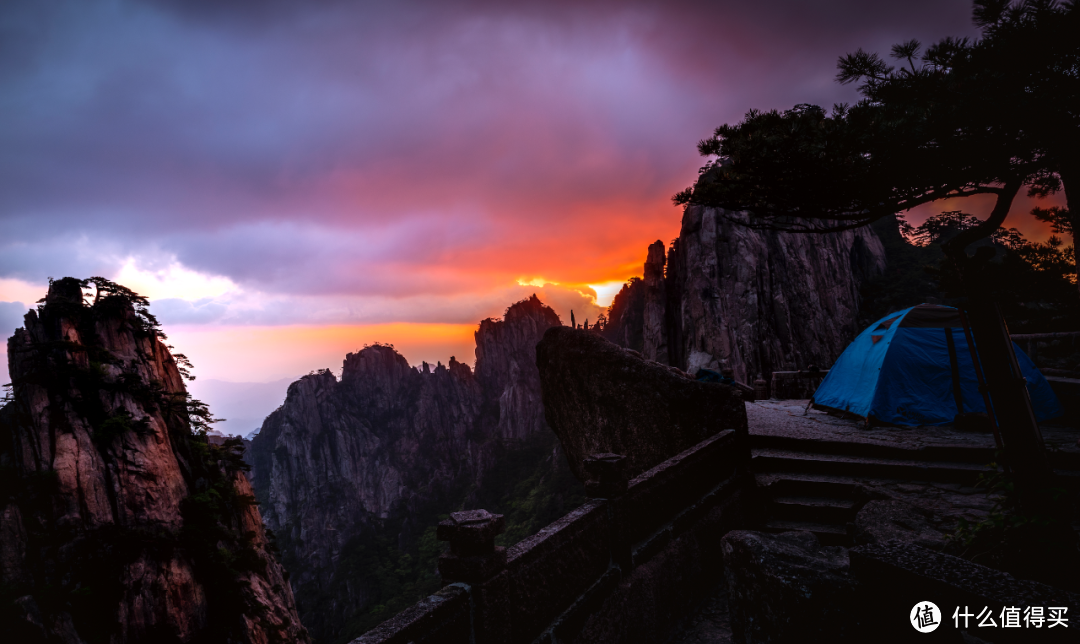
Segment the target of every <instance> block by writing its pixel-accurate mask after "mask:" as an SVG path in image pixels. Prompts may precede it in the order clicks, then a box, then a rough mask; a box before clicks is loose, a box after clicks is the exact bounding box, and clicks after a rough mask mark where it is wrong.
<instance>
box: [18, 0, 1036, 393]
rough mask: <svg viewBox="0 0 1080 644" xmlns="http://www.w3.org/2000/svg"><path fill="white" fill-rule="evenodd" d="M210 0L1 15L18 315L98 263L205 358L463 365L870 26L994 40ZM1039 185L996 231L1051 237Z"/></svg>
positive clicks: (825, 11) (205, 363)
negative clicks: (355, 354)
mask: <svg viewBox="0 0 1080 644" xmlns="http://www.w3.org/2000/svg"><path fill="white" fill-rule="evenodd" d="M211 4H213V3H209V4H206V5H205V6H204V5H203V4H200V3H129V2H126V1H122V2H117V3H98V2H86V3H75V4H73V5H71V6H69V7H67V8H66V9H64V10H63V11H60V10H56V11H53V10H51V9H46V8H42V7H39V6H37V5H35V3H15V4H12V5H10V6H5V7H4V9H0V11H2V12H4V14H5V17H7V18H9V20H8V21H7V22H5V23H4V24H10V25H13V26H12V29H14V30H15V31H16V32H18V33H19V34H20V37H19V38H17V39H12V40H10V41H9V42H10V43H13V44H11V47H12V49H11V50H10V51H9V52H8V50H5V51H6V52H8V53H5V54H4V56H10V57H11V58H10V60H18V61H20V62H19V63H18V64H13V65H9V66H6V67H4V68H3V69H4V70H5V71H4V74H5V75H3V76H0V84H2V92H3V95H4V96H5V97H6V98H8V99H9V100H8V102H6V103H5V107H4V108H3V110H4V112H3V114H4V118H3V119H0V137H2V138H0V140H2V141H3V143H4V144H3V145H0V164H2V167H3V168H4V173H5V176H4V179H5V180H4V190H2V191H0V327H2V328H3V331H4V334H5V337H6V336H7V335H10V333H11V332H12V330H13V329H15V328H16V327H18V326H20V325H21V324H22V316H23V315H24V314H25V313H26V311H27V310H28V309H29V308H30V307H32V306H33V305H34V302H35V301H36V300H38V299H39V298H41V297H42V296H43V295H44V294H45V291H46V289H47V284H48V279H49V277H54V278H59V277H63V276H69V275H70V276H77V277H89V276H93V275H100V276H104V277H107V278H109V279H112V280H115V281H117V282H120V283H122V284H125V285H126V286H128V287H130V288H132V289H133V290H135V291H136V292H139V293H141V294H144V295H146V296H147V297H149V298H150V300H151V302H152V307H151V310H152V312H153V313H154V314H155V315H157V317H158V318H159V319H160V320H161V322H162V324H163V327H164V329H165V332H166V333H168V334H169V336H170V342H171V343H172V344H173V345H175V346H176V347H177V350H179V351H182V352H184V353H186V354H187V355H188V356H189V357H191V359H192V360H193V362H194V364H195V366H196V371H195V373H196V374H197V376H199V377H200V378H201V379H203V380H223V381H234V382H269V381H277V380H278V379H282V378H290V377H293V378H294V377H298V376H299V375H302V374H304V373H307V372H309V371H311V370H313V369H320V368H326V367H329V368H333V369H337V368H339V366H340V364H341V361H342V359H343V358H344V355H345V353H346V352H348V351H353V350H356V349H358V348H360V347H362V346H363V345H364V344H365V343H372V342H376V341H378V342H387V343H393V344H394V346H395V347H396V348H397V349H398V351H400V352H401V353H402V354H403V355H404V356H405V358H406V359H407V360H408V361H409V362H410V363H411V364H419V363H420V362H421V361H425V360H426V361H428V362H436V361H443V362H444V363H445V361H446V360H447V359H448V358H449V357H450V356H451V355H454V356H456V357H457V358H458V360H461V361H462V362H468V363H471V362H472V361H473V357H472V356H473V346H472V331H473V330H474V329H475V328H476V325H477V324H478V323H479V321H480V320H482V319H484V318H487V317H499V316H501V315H502V313H503V311H505V309H506V308H507V306H509V305H510V304H511V303H513V302H515V301H518V300H521V299H523V298H526V297H528V296H530V295H531V294H533V293H534V292H535V293H536V294H537V295H538V296H539V297H540V298H541V299H542V300H543V301H544V302H546V303H547V304H549V305H550V306H552V307H553V308H554V309H555V311H556V312H557V313H558V314H559V315H560V316H561V317H562V318H563V319H564V320H568V319H569V315H570V312H571V311H574V314H575V316H576V318H577V319H578V320H579V321H584V320H586V319H590V320H595V318H596V316H597V315H599V313H600V312H601V311H602V310H603V308H604V307H606V306H607V305H609V304H610V302H611V298H612V297H614V295H615V293H616V292H618V290H619V288H620V286H621V285H622V284H623V283H624V282H625V281H626V280H627V279H629V278H631V277H634V276H639V275H641V273H642V264H643V262H644V260H645V256H646V249H647V247H648V245H649V244H651V243H653V242H654V241H656V240H658V239H659V240H662V241H663V242H664V243H665V244H667V243H669V242H670V241H671V240H673V239H674V238H676V237H677V236H678V235H679V229H680V223H681V215H682V213H681V210H680V209H678V208H676V207H674V206H673V205H672V202H671V197H672V195H673V194H674V193H675V192H677V191H679V190H681V189H683V188H685V187H686V186H688V185H690V184H691V183H692V182H693V181H694V180H695V178H696V176H697V170H698V168H699V166H700V165H701V164H702V162H703V160H702V159H701V158H700V157H699V156H698V154H697V151H696V144H697V142H698V141H699V140H701V139H702V138H705V137H707V136H710V135H711V133H712V131H713V129H714V128H715V127H716V126H717V125H720V124H722V123H731V122H736V121H738V120H740V119H741V118H742V116H743V114H744V113H745V112H746V110H748V109H750V108H758V109H766V110H767V109H786V108H789V107H790V106H792V105H794V104H796V103H807V102H809V103H815V104H820V105H826V106H828V105H832V104H833V103H837V102H852V101H854V100H857V98H858V95H857V92H856V90H855V88H854V87H851V86H842V85H839V84H838V83H836V82H835V80H834V74H835V65H836V60H837V58H838V56H840V55H842V54H844V53H846V52H850V51H854V50H855V49H856V48H858V47H863V48H866V49H868V50H880V49H883V48H887V47H888V46H889V45H891V44H892V43H894V42H898V41H900V40H902V39H906V38H911V37H918V38H920V39H921V40H923V41H924V42H932V41H936V40H938V39H940V38H942V37H944V36H954V37H963V36H972V35H974V34H975V33H976V29H975V28H974V27H973V25H972V24H971V21H970V6H969V5H970V3H969V2H967V0H962V1H961V0H956V1H952V0H950V1H949V2H944V3H942V2H933V3H931V2H928V1H926V2H916V3H914V5H913V4H911V3H892V4H883V3H878V4H875V5H873V6H868V5H867V4H866V3H858V2H847V1H839V0H838V1H836V2H830V3H825V4H822V5H820V6H819V5H812V6H811V5H806V4H805V3H794V2H775V3H756V4H755V3H724V2H721V3H710V4H708V5H703V4H701V3H695V2H674V3H664V4H660V3H636V2H632V3H589V4H588V5H581V4H578V3H559V2H555V3H543V4H536V3H532V4H530V3H524V4H513V5H505V6H504V5H498V4H490V3H471V2H464V3H424V2H419V3H404V4H400V6H399V5H397V4H395V5H393V6H385V7H375V6H368V5H361V4H354V3H326V4H325V5H323V4H322V3H320V4H319V5H318V6H309V7H306V8H305V9H304V10H303V11H300V10H299V9H296V8H291V7H289V6H288V3H281V4H277V3H270V5H267V6H266V7H263V8H262V9H260V10H259V12H258V16H257V18H255V17H253V16H251V15H246V14H244V13H243V12H240V13H237V12H238V11H239V10H238V9H236V8H228V7H224V6H223V7H221V8H218V9H212V8H211V6H210V5H211ZM225 4H226V5H228V4H229V3H225ZM230 7H231V5H230ZM926 12H932V13H933V15H934V16H935V19H934V20H932V21H928V20H926V19H925V13H926ZM192 43H198V46H192ZM1055 203H1056V202H1055ZM1031 205H1032V204H1031V203H1030V202H1029V201H1028V200H1020V201H1018V204H1017V206H1016V207H1015V208H1014V213H1015V214H1014V215H1013V216H1011V217H1010V219H1009V221H1008V222H1007V223H1006V225H1007V226H1009V227H1016V228H1018V229H1020V230H1021V231H1022V232H1023V233H1024V234H1025V235H1027V236H1028V237H1029V238H1030V239H1034V240H1043V239H1045V238H1046V237H1047V236H1048V234H1049V233H1048V231H1047V229H1046V227H1045V226H1043V225H1040V224H1038V223H1037V222H1035V221H1034V220H1033V219H1032V218H1030V217H1029V216H1027V214H1026V212H1027V210H1030V207H1031ZM983 206H984V204H981V203H980V202H977V201H976V200H969V202H967V203H963V204H952V203H950V204H945V206H944V207H942V205H941V204H935V205H934V208H933V210H930V209H927V210H922V211H919V212H915V213H911V217H910V219H911V220H912V221H913V222H914V223H919V222H920V221H921V220H922V219H924V218H925V217H926V216H929V215H932V214H935V212H939V211H941V210H946V209H955V208H959V209H964V210H965V211H969V212H972V214H976V215H979V214H981V213H980V212H979V208H981V207H983ZM4 351H6V349H4V348H0V353H3V352H4ZM0 359H2V360H4V361H6V353H4V354H3V356H0ZM209 397H212V396H209V395H208V398H209Z"/></svg>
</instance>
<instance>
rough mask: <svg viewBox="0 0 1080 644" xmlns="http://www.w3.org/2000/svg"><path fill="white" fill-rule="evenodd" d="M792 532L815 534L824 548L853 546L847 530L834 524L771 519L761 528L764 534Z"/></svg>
mask: <svg viewBox="0 0 1080 644" xmlns="http://www.w3.org/2000/svg"><path fill="white" fill-rule="evenodd" d="M792 530H806V531H809V532H813V533H814V535H815V536H817V538H818V540H819V541H821V545H823V546H847V545H851V538H850V537H849V536H848V533H847V528H846V527H844V526H842V525H836V524H832V523H817V522H811V521H789V520H784V519H769V520H768V521H766V522H765V523H764V524H762V526H761V531H762V532H771V533H773V534H779V533H781V532H790V531H792Z"/></svg>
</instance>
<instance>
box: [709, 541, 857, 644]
mask: <svg viewBox="0 0 1080 644" xmlns="http://www.w3.org/2000/svg"><path fill="white" fill-rule="evenodd" d="M720 549H721V551H722V552H723V556H724V576H725V577H726V580H727V588H728V593H729V595H728V607H729V609H730V614H731V630H732V634H733V635H734V640H735V641H736V642H740V643H751V642H754V643H757V642H770V643H773V644H783V643H786V642H792V643H796V642H842V641H855V640H854V639H853V637H854V636H855V635H856V633H857V630H856V629H857V624H856V622H855V620H853V619H852V615H851V607H852V606H853V605H854V604H855V600H856V584H855V581H854V580H853V579H852V578H851V577H850V576H849V574H848V573H849V570H848V568H849V566H848V555H847V550H846V549H844V548H842V547H840V546H828V547H822V546H821V544H820V543H819V542H818V540H817V537H815V536H814V535H813V534H812V533H810V532H785V533H783V534H777V535H774V534H766V533H763V532H752V531H748V530H733V531H731V532H729V533H727V534H726V535H724V538H723V539H721V540H720Z"/></svg>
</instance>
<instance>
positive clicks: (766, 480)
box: [754, 472, 880, 498]
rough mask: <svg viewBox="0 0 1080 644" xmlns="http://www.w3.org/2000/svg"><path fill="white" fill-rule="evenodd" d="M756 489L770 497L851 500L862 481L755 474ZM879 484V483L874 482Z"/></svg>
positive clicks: (805, 475) (809, 476)
mask: <svg viewBox="0 0 1080 644" xmlns="http://www.w3.org/2000/svg"><path fill="white" fill-rule="evenodd" d="M754 478H756V479H757V484H758V487H760V488H762V489H763V490H765V491H766V492H767V493H768V494H769V495H770V496H771V497H777V496H827V497H835V498H853V497H854V496H855V494H856V492H857V491H858V488H859V484H860V483H862V482H864V480H863V479H860V480H858V481H856V480H855V479H853V478H851V477H845V476H832V475H829V474H802V473H782V472H781V473H771V472H764V473H760V474H756V475H755V477H754ZM874 482H880V481H874Z"/></svg>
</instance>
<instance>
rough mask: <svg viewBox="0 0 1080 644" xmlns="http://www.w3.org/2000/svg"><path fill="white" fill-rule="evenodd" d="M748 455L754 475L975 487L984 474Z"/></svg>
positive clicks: (798, 455)
mask: <svg viewBox="0 0 1080 644" xmlns="http://www.w3.org/2000/svg"><path fill="white" fill-rule="evenodd" d="M751 453H752V454H753V460H752V464H751V467H752V468H753V471H754V472H759V473H765V472H772V473H776V472H784V473H800V474H830V475H833V476H843V477H854V478H859V477H870V478H890V479H902V480H909V481H929V482H942V483H960V484H961V485H974V484H975V483H976V481H977V480H978V478H979V474H981V473H983V472H985V471H987V469H986V467H985V466H984V465H980V464H974V463H958V462H937V463H928V462H926V461H920V460H910V459H887V458H865V457H859V456H835V455H827V454H806V453H803V452H797V451H793V450H782V449H772V448H758V449H752V450H751Z"/></svg>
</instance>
